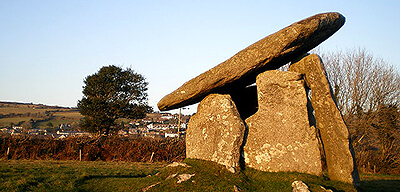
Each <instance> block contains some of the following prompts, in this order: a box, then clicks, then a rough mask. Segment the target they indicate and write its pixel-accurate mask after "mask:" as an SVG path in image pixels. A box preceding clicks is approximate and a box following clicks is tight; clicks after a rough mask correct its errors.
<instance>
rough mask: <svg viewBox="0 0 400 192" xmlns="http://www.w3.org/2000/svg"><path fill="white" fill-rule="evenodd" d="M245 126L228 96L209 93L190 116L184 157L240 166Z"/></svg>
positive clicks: (229, 168)
mask: <svg viewBox="0 0 400 192" xmlns="http://www.w3.org/2000/svg"><path fill="white" fill-rule="evenodd" d="M244 131H245V125H244V122H243V120H242V119H241V118H240V115H239V113H238V111H237V109H236V106H235V103H234V102H233V101H232V99H231V97H230V96H229V95H222V94H211V95H208V96H207V97H206V98H204V99H203V100H202V101H201V102H200V104H199V106H198V107H197V113H196V114H195V115H194V116H192V117H191V118H190V121H189V125H188V129H187V134H186V157H187V158H195V159H203V160H209V161H214V162H217V163H219V164H222V165H225V166H226V167H227V168H228V170H235V168H237V167H238V166H239V158H240V146H241V145H242V141H243V137H244Z"/></svg>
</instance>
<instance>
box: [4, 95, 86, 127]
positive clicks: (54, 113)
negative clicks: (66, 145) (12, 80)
mask: <svg viewBox="0 0 400 192" xmlns="http://www.w3.org/2000/svg"><path fill="white" fill-rule="evenodd" d="M81 118H82V115H81V114H80V113H79V110H78V109H77V108H72V107H60V106H49V105H44V104H33V103H19V102H6V101H0V127H11V126H24V127H26V128H57V127H59V126H60V125H61V124H69V125H74V126H78V125H79V121H80V119H81Z"/></svg>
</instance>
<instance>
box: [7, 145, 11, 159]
mask: <svg viewBox="0 0 400 192" xmlns="http://www.w3.org/2000/svg"><path fill="white" fill-rule="evenodd" d="M7 159H11V155H10V147H8V148H7Z"/></svg>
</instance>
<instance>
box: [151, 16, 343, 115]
mask: <svg viewBox="0 0 400 192" xmlns="http://www.w3.org/2000/svg"><path fill="white" fill-rule="evenodd" d="M344 22H345V18H344V17H343V15H341V14H339V13H322V14H317V15H314V16H312V17H309V18H306V19H303V20H301V21H299V22H296V23H293V24H292V25H290V26H288V27H286V28H283V29H281V30H280V31H278V32H276V33H274V34H272V35H269V36H267V37H265V38H263V39H261V40H259V41H257V42H256V43H254V44H252V45H250V46H249V47H247V48H245V49H243V50H242V51H240V52H238V53H237V54H235V55H234V56H232V57H231V58H229V59H228V60H226V61H224V62H222V63H221V64H219V65H217V66H215V67H214V68H212V69H210V70H208V71H206V72H204V73H202V74H200V75H199V76H197V77H195V78H193V79H191V80H190V81H188V82H186V83H185V84H183V85H182V86H181V87H179V88H178V89H177V90H175V91H173V92H171V93H170V94H168V95H166V96H165V97H164V98H162V99H161V100H160V101H159V102H158V104H157V106H158V108H159V109H160V110H162V111H164V110H170V109H176V108H179V107H184V106H186V105H190V104H194V103H197V102H199V101H200V100H202V99H203V98H204V97H205V96H207V95H208V94H210V93H212V92H215V91H217V89H221V88H223V87H225V86H227V85H229V84H231V85H232V84H240V85H249V84H251V83H254V81H255V78H256V76H257V75H258V74H260V73H262V72H264V71H266V70H269V69H277V68H279V67H280V66H282V65H284V64H286V63H287V62H289V61H290V60H291V59H292V58H293V57H299V56H301V55H303V54H305V53H307V52H308V51H309V50H311V49H312V48H314V47H316V46H317V45H319V44H320V43H321V42H323V41H325V40H326V39H327V38H329V37H330V36H331V35H332V34H334V33H335V32H336V31H337V30H339V29H340V28H341V27H342V26H343V24H344Z"/></svg>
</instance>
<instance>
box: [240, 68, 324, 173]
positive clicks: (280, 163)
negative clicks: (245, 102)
mask: <svg viewBox="0 0 400 192" xmlns="http://www.w3.org/2000/svg"><path fill="white" fill-rule="evenodd" d="M256 83H257V93H258V105H259V109H258V111H257V112H256V113H255V114H254V115H252V116H251V117H249V118H248V119H246V123H247V125H248V129H249V133H248V137H247V142H246V144H245V146H244V157H245V162H246V165H248V166H249V167H253V168H255V169H258V170H261V171H271V172H278V171H297V172H302V173H309V174H314V175H321V173H322V165H321V155H320V151H319V149H318V141H317V137H316V132H315V129H312V128H311V127H310V125H309V122H308V115H307V96H306V92H305V88H304V80H303V79H302V76H301V74H300V73H295V72H282V71H276V70H273V71H266V72H264V73H262V74H260V75H259V76H258V77H257V81H256Z"/></svg>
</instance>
